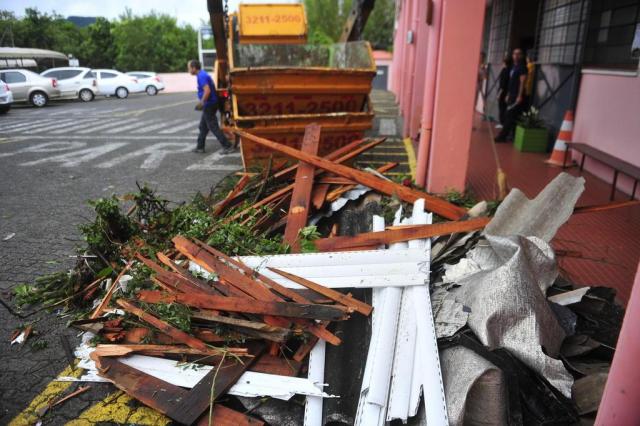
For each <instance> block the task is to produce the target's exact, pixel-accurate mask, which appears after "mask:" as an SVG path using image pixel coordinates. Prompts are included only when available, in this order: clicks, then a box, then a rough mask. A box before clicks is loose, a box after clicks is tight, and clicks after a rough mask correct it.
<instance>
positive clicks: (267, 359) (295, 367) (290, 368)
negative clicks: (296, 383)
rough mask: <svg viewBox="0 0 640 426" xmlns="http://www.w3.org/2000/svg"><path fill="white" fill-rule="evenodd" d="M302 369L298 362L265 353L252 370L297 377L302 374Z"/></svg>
mask: <svg viewBox="0 0 640 426" xmlns="http://www.w3.org/2000/svg"><path fill="white" fill-rule="evenodd" d="M300 367H301V364H300V363H299V362H298V361H294V360H292V359H287V358H283V357H280V356H273V355H269V354H267V353H264V354H262V355H261V356H260V358H258V359H257V360H256V361H255V362H254V363H253V365H252V366H251V368H250V370H251V371H254V372H256V373H266V374H277V375H278V376H290V377H295V376H297V375H298V373H299V372H300Z"/></svg>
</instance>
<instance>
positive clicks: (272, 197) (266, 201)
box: [224, 139, 384, 223]
mask: <svg viewBox="0 0 640 426" xmlns="http://www.w3.org/2000/svg"><path fill="white" fill-rule="evenodd" d="M383 141H384V139H374V140H373V141H372V142H369V143H368V144H366V145H363V146H361V147H358V148H356V149H354V150H353V151H351V152H348V153H345V154H344V155H342V156H341V157H339V158H337V159H335V160H330V161H335V162H336V163H344V162H346V161H349V160H351V159H353V158H355V157H357V156H358V155H360V154H361V153H363V152H365V151H367V150H369V149H371V148H373V147H375V146H377V145H379V144H380V143H382V142H383ZM322 173H324V171H323V170H316V171H315V175H319V174H322ZM293 187H294V184H291V185H288V186H285V187H284V188H282V189H279V190H278V191H276V192H274V193H273V194H271V195H268V196H266V197H264V198H263V199H261V200H260V201H258V202H257V203H255V204H253V205H252V206H249V207H247V208H246V209H244V210H242V211H240V212H238V213H236V214H234V215H233V216H231V217H228V218H225V220H224V222H225V223H228V222H232V221H234V220H237V219H238V218H240V217H243V216H245V215H246V214H248V213H249V212H251V211H252V210H255V209H258V208H260V207H262V206H266V205H267V204H269V203H271V202H272V201H274V200H277V199H279V198H281V197H282V196H283V195H285V194H288V193H289V192H291V191H293Z"/></svg>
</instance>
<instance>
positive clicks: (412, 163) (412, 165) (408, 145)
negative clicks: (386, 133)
mask: <svg viewBox="0 0 640 426" xmlns="http://www.w3.org/2000/svg"><path fill="white" fill-rule="evenodd" d="M403 142H404V149H405V150H406V151H407V157H408V158H409V170H411V178H412V179H413V180H415V179H416V164H417V161H416V152H415V151H414V150H413V142H411V138H404V140H403Z"/></svg>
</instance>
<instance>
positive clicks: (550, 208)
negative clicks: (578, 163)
mask: <svg viewBox="0 0 640 426" xmlns="http://www.w3.org/2000/svg"><path fill="white" fill-rule="evenodd" d="M583 191H584V178H582V177H574V176H571V175H570V174H567V173H560V174H559V175H558V176H556V178H555V179H553V180H552V181H551V183H549V184H548V185H547V186H546V187H545V188H544V189H543V190H542V191H541V192H540V193H539V194H538V196H537V197H536V198H534V199H533V200H529V199H528V198H527V197H526V196H525V195H524V194H523V193H522V191H520V190H519V189H513V190H511V192H509V195H508V196H507V197H506V198H505V199H504V201H503V202H502V204H500V207H498V210H497V211H496V214H495V216H494V218H493V219H492V220H491V222H490V223H489V224H488V225H487V226H486V227H485V230H484V231H485V234H487V235H500V236H508V235H524V236H527V237H529V236H534V237H538V238H541V239H543V240H544V241H546V242H549V241H551V239H552V238H553V236H554V235H555V234H556V232H557V231H558V229H559V228H560V226H562V224H564V223H565V222H566V221H567V220H569V218H570V217H571V214H572V213H573V208H574V207H575V205H576V202H577V201H578V198H580V195H581V194H582V192H583Z"/></svg>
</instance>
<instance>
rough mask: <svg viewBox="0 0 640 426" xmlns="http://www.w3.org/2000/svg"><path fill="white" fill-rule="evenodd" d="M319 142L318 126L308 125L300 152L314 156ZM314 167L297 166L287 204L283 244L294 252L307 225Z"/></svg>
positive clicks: (305, 164) (303, 164)
mask: <svg viewBox="0 0 640 426" xmlns="http://www.w3.org/2000/svg"><path fill="white" fill-rule="evenodd" d="M319 141H320V126H318V125H317V124H310V125H309V126H307V128H306V130H305V132H304V138H303V139H302V148H301V149H302V152H304V153H306V154H310V155H316V153H317V152H318V142H319ZM314 170H315V167H314V166H313V165H312V164H309V163H302V164H300V165H299V166H298V171H297V172H296V179H295V181H294V188H293V193H292V194H291V202H290V203H289V215H288V216H287V226H286V228H285V229H284V242H286V243H288V244H289V245H290V246H291V247H292V248H293V251H294V252H297V251H299V248H300V244H299V243H298V232H299V231H300V230H301V229H302V228H304V227H305V226H306V225H307V218H308V216H309V207H310V206H309V202H310V201H311V189H312V187H313V172H314Z"/></svg>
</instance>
